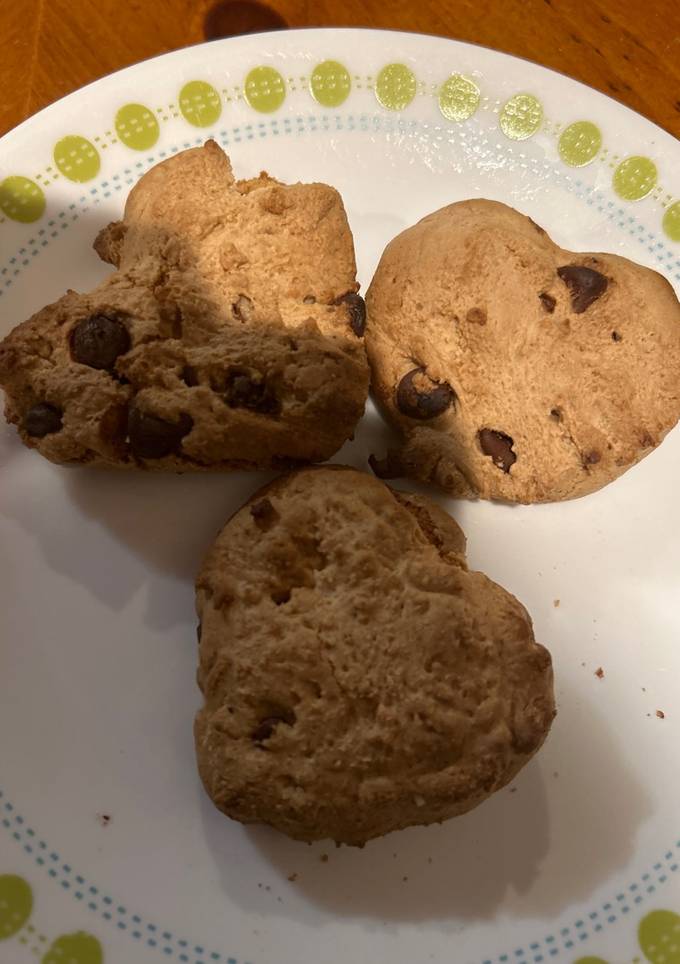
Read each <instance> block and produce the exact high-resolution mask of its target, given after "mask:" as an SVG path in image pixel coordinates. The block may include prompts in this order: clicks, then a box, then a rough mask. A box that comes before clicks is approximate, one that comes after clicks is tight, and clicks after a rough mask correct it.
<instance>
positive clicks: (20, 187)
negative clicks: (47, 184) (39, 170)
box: [0, 174, 45, 224]
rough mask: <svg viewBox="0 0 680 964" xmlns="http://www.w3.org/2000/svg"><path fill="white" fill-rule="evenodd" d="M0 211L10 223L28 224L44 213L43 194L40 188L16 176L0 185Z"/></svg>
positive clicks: (7, 178)
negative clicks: (10, 220) (9, 219)
mask: <svg viewBox="0 0 680 964" xmlns="http://www.w3.org/2000/svg"><path fill="white" fill-rule="evenodd" d="M0 211H2V213H3V214H5V215H7V217H8V218H11V219H12V221H21V222H22V224H30V223H31V222H32V221H37V220H38V218H41V217H42V216H43V214H44V213H45V194H44V193H43V190H42V188H41V187H40V186H39V185H38V184H36V183H35V181H31V180H30V179H29V178H27V177H21V176H20V175H18V174H15V175H12V176H10V177H6V178H5V180H4V181H2V182H1V183H0Z"/></svg>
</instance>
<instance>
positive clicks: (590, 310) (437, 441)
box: [366, 200, 680, 502]
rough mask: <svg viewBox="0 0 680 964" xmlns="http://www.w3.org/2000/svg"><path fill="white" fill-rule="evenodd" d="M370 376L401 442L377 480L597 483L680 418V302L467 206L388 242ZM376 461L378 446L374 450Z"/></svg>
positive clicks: (484, 488)
mask: <svg viewBox="0 0 680 964" xmlns="http://www.w3.org/2000/svg"><path fill="white" fill-rule="evenodd" d="M367 307H368V327H367V332H366V347H367V350H368V355H369V362H370V364H371V369H372V384H373V389H374V391H375V394H376V397H377V400H378V402H379V403H380V405H381V407H382V409H383V411H384V413H385V414H386V416H387V418H388V419H389V420H390V421H391V422H392V423H394V424H395V425H396V426H397V427H398V428H399V429H400V430H401V432H402V434H403V445H402V447H401V448H400V449H399V450H397V451H392V452H389V453H388V454H387V456H386V457H385V458H376V459H374V460H373V465H374V468H375V470H376V472H377V473H378V474H380V475H382V476H383V477H385V478H387V477H391V476H397V475H402V474H403V475H408V476H411V477H412V478H417V479H422V480H425V481H432V482H436V483H438V484H439V485H441V486H442V487H443V488H445V489H446V490H448V491H449V492H451V493H453V494H454V495H458V496H471V497H477V496H478V497H481V498H486V499H503V500H508V501H511V502H548V501H554V500H560V499H569V498H574V497H576V496H580V495H584V494H585V493H587V492H593V491H595V490H596V489H599V488H600V487H601V486H603V485H606V484H607V483H608V482H610V481H612V480H613V479H615V478H616V477H617V476H619V475H621V474H622V473H623V472H625V471H626V469H628V468H630V466H632V465H634V464H635V463H636V462H637V461H639V460H640V459H641V458H642V457H643V456H645V455H646V454H648V453H649V452H651V451H652V449H653V448H654V447H655V446H657V445H658V444H659V443H660V442H661V441H662V439H663V438H664V436H665V435H666V433H667V432H668V431H669V430H670V429H671V428H672V427H673V426H674V425H675V424H676V422H677V421H678V418H680V305H679V304H678V300H677V298H676V296H675V293H674V291H673V288H672V287H671V285H670V284H669V283H668V282H667V281H666V279H665V278H663V277H662V276H661V275H660V274H657V273H656V272H654V271H651V270H649V269H648V268H644V267H641V266H639V265H637V264H634V263H632V262H631V261H627V260H626V259H624V258H621V257H618V256H616V255H611V254H576V253H574V252H572V251H566V250H564V249H562V248H559V247H558V246H557V245H556V244H554V243H553V242H552V241H551V239H550V238H549V237H548V235H547V234H546V233H545V231H544V230H543V229H542V228H540V227H539V226H538V225H537V224H535V223H534V222H533V221H532V220H531V219H530V218H527V217H524V216H523V215H522V214H519V213H518V212H517V211H514V210H512V208H509V207H506V206H505V205H503V204H498V203H496V202H493V201H484V200H474V201H463V202H461V203H459V204H452V205H450V206H449V207H446V208H443V209H442V210H440V211H437V212H436V213H434V214H431V215H430V216H429V217H426V218H425V219H424V220H422V221H420V223H419V224H416V225H415V226H414V227H412V228H409V229H408V230H407V231H404V233H403V234H401V235H399V236H398V237H397V238H395V239H394V240H393V241H392V242H391V243H390V244H389V245H388V247H387V248H386V250H385V252H384V254H383V256H382V259H381V261H380V264H379V265H378V269H377V271H376V273H375V277H374V278H373V281H372V283H371V286H370V289H369V291H368V294H367ZM380 454H381V455H382V453H380Z"/></svg>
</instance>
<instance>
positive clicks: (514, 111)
mask: <svg viewBox="0 0 680 964" xmlns="http://www.w3.org/2000/svg"><path fill="white" fill-rule="evenodd" d="M542 120H543V107H542V106H541V102H540V101H539V100H538V98H536V97H534V95H533V94H515V96H514V97H511V98H510V99H509V100H506V102H505V104H503V108H502V110H501V114H500V117H499V119H498V123H499V124H500V127H501V130H502V131H503V133H504V134H505V136H506V137H509V138H510V139H511V140H513V141H525V140H526V139H527V138H528V137H533V135H534V134H535V133H536V131H537V130H538V128H539V127H540V126H541V121H542Z"/></svg>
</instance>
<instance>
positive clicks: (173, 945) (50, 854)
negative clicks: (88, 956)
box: [0, 790, 248, 964]
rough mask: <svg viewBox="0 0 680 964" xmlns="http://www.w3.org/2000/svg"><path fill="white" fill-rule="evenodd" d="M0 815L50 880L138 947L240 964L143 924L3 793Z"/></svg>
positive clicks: (188, 961)
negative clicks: (66, 856) (39, 832)
mask: <svg viewBox="0 0 680 964" xmlns="http://www.w3.org/2000/svg"><path fill="white" fill-rule="evenodd" d="M0 814H2V817H1V818H0V824H2V826H3V827H4V828H5V830H7V832H8V833H9V835H10V836H11V837H12V838H13V839H14V840H15V841H16V842H17V843H18V844H19V845H20V846H21V847H22V848H23V850H24V852H25V853H26V854H28V855H29V857H31V858H32V859H33V860H35V862H36V864H37V865H38V866H39V867H42V868H43V870H45V871H46V872H47V875H48V877H51V878H52V880H54V881H55V883H58V884H59V885H60V887H61V888H62V889H63V890H65V891H68V892H69V893H70V894H72V895H73V897H74V899H75V900H77V901H79V902H80V903H81V904H83V905H84V906H86V907H87V909H88V910H90V911H92V912H93V913H95V914H98V915H99V916H100V917H102V919H103V920H105V921H109V922H110V923H112V924H115V926H116V928H117V930H119V931H124V932H126V933H128V934H129V935H130V937H132V939H133V940H134V941H135V942H136V943H138V944H139V945H146V947H148V948H152V949H155V950H158V951H160V952H161V953H162V954H163V955H164V956H165V957H167V958H173V959H175V960H177V961H182V964H239V962H238V961H237V959H236V958H235V957H228V956H226V955H225V954H220V953H219V952H217V951H210V950H206V948H205V947H202V946H201V945H200V944H194V943H193V942H192V941H187V940H184V939H183V938H179V937H176V936H175V935H173V934H172V933H171V932H170V931H167V930H163V929H161V928H160V927H158V926H157V925H156V924H153V923H151V922H149V921H146V920H144V918H142V917H140V916H139V914H131V913H130V912H129V911H128V909H127V908H126V907H125V906H124V905H123V904H120V903H119V902H118V901H116V900H114V899H113V897H111V896H109V895H108V894H105V893H103V892H102V891H101V890H100V889H99V887H96V886H95V885H94V884H91V883H90V882H89V881H88V880H87V879H86V878H85V877H83V876H82V875H81V874H76V873H75V872H74V870H73V868H72V867H71V866H70V864H67V863H64V862H63V858H62V857H61V856H60V855H59V854H58V853H57V852H56V851H55V850H52V849H51V848H50V847H49V845H48V844H47V843H46V841H45V840H42V839H41V838H40V837H39V836H38V835H37V834H36V832H35V830H33V828H32V827H29V826H27V825H26V822H25V821H24V818H23V817H22V816H21V815H20V814H18V813H17V812H16V810H15V808H14V805H13V804H12V803H10V802H9V801H8V800H7V798H6V796H5V794H4V792H3V791H2V790H0ZM244 964H248V962H244Z"/></svg>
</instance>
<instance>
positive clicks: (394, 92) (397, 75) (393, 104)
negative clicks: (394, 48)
mask: <svg viewBox="0 0 680 964" xmlns="http://www.w3.org/2000/svg"><path fill="white" fill-rule="evenodd" d="M375 96H376V97H377V98H378V102H379V103H380V104H381V105H382V106H383V107H386V108H387V110H404V108H406V107H408V105H409V104H410V103H411V101H412V100H413V98H414V97H415V96H416V78H415V76H414V74H413V71H412V70H410V68H408V67H407V66H406V64H387V66H386V67H383V68H382V70H381V71H380V73H379V74H378V77H377V80H376V83H375Z"/></svg>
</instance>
